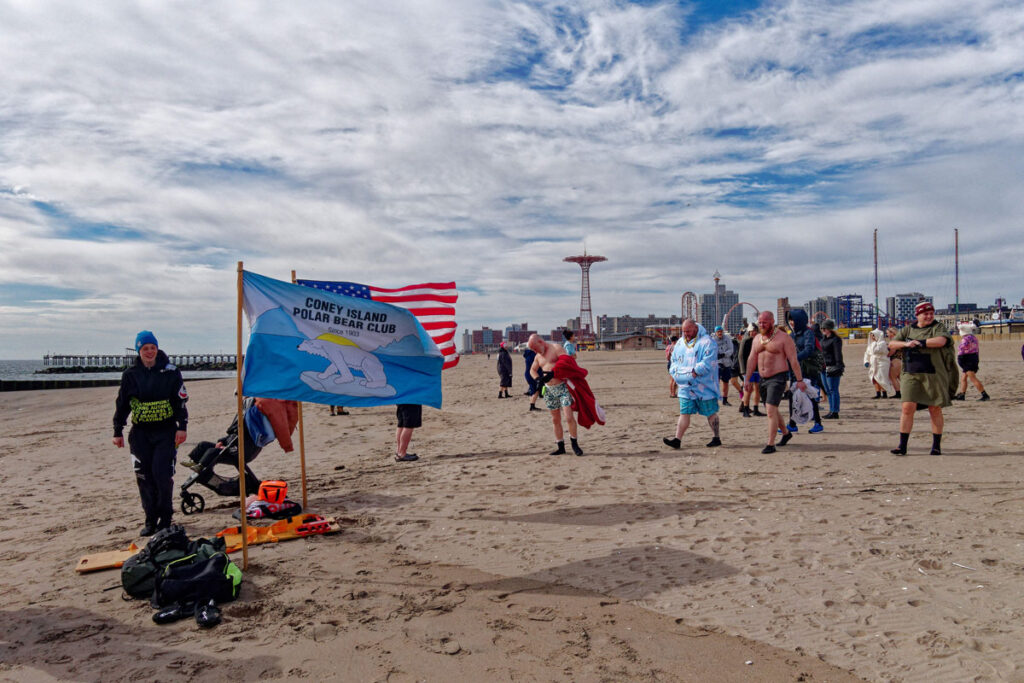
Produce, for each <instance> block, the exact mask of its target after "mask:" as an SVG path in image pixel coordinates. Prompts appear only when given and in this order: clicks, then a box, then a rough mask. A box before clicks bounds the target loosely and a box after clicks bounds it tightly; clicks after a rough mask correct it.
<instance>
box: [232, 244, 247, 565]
mask: <svg viewBox="0 0 1024 683" xmlns="http://www.w3.org/2000/svg"><path fill="white" fill-rule="evenodd" d="M242 275H243V271H242V262H241V261H239V262H238V317H237V319H236V323H237V330H238V335H237V339H236V342H237V344H236V355H235V397H236V398H237V399H238V400H237V404H238V405H237V407H238V505H239V508H240V510H241V524H240V525H239V529H240V530H241V532H242V570H243V571H244V570H246V569H248V568H249V528H248V525H247V524H246V522H247V518H246V514H245V495H246V494H245V415H243V414H242V301H243V294H242V292H243V289H244V283H243V279H242Z"/></svg>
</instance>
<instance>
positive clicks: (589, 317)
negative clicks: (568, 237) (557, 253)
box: [562, 249, 608, 337]
mask: <svg viewBox="0 0 1024 683" xmlns="http://www.w3.org/2000/svg"><path fill="white" fill-rule="evenodd" d="M562 260H563V261H569V262H570V263H577V264H579V266H580V269H581V270H582V271H583V287H582V290H581V292H580V329H579V334H580V335H581V336H585V337H593V336H595V335H594V313H593V311H592V310H591V308H590V266H592V265H593V264H595V263H598V262H600V261H607V260H608V259H606V258H605V257H604V256H591V255H589V254H587V250H586V249H584V250H583V256H566V257H565V258H564V259H562Z"/></svg>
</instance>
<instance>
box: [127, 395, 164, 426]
mask: <svg viewBox="0 0 1024 683" xmlns="http://www.w3.org/2000/svg"><path fill="white" fill-rule="evenodd" d="M129 403H130V404H131V407H132V424H143V423H146V422H163V421H164V420H168V419H170V418H172V417H174V408H172V407H171V402H170V401H168V400H167V399H164V400H162V401H140V400H139V399H137V398H132V399H131V401H130V402H129Z"/></svg>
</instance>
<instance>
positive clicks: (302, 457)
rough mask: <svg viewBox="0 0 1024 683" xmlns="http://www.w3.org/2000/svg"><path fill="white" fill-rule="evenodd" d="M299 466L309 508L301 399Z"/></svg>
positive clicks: (305, 507) (304, 496) (300, 404)
mask: <svg viewBox="0 0 1024 683" xmlns="http://www.w3.org/2000/svg"><path fill="white" fill-rule="evenodd" d="M292 284H293V285H294V284H295V271H294V270H293V271H292ZM299 466H300V467H301V468H302V509H303V510H307V509H308V508H309V497H308V496H307V495H306V435H305V431H304V430H303V424H302V401H299Z"/></svg>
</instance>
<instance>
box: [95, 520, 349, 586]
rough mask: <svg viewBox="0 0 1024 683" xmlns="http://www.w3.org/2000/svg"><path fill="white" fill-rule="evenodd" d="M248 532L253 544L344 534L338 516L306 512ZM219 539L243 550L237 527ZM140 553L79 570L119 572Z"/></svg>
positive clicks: (110, 556) (98, 557)
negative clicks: (130, 558) (119, 569)
mask: <svg viewBox="0 0 1024 683" xmlns="http://www.w3.org/2000/svg"><path fill="white" fill-rule="evenodd" d="M246 531H247V532H248V534H247V536H248V539H249V540H248V543H249V545H259V544H260V543H277V542H279V541H290V540H292V539H293V538H303V537H305V536H315V535H318V534H331V533H335V532H337V531H341V525H340V524H338V521H337V520H336V519H335V518H334V517H321V516H320V515H316V514H312V513H306V514H301V515H296V516H295V517H289V518H288V519H282V520H280V521H277V522H274V523H273V524H271V525H270V526H252V525H248V527H247V528H246ZM217 536H219V537H221V538H223V539H224V543H225V545H226V546H227V548H226V550H227V551H228V552H229V553H233V552H236V551H238V550H241V549H242V532H241V528H240V527H237V526H232V527H228V528H227V529H224V530H223V531H219V532H217ZM137 552H139V547H138V546H137V545H135V543H132V544H131V545H129V546H128V547H127V548H126V549H124V550H108V551H106V552H102V553H94V554H92V555H86V556H84V557H83V558H82V559H80V560H79V561H78V566H76V567H75V571H76V572H78V573H79V574H85V573H87V572H95V571H100V570H102V569H116V568H118V567H120V566H121V565H123V564H124V563H125V560H127V559H128V558H129V557H131V556H132V555H135V554H136V553H137Z"/></svg>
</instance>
